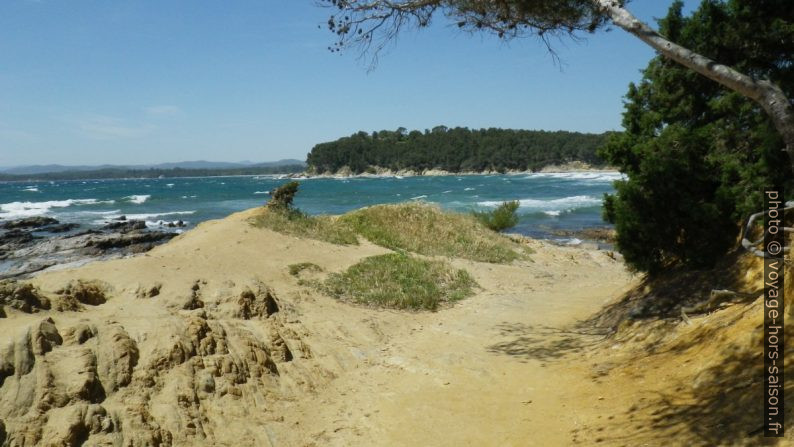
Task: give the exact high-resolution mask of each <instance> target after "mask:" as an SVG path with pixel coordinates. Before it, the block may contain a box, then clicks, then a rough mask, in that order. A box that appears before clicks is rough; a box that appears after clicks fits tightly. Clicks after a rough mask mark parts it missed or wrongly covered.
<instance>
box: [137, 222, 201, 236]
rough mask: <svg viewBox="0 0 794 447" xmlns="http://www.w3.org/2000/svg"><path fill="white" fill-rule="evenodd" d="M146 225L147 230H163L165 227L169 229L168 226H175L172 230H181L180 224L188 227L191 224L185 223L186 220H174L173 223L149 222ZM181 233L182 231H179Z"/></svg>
mask: <svg viewBox="0 0 794 447" xmlns="http://www.w3.org/2000/svg"><path fill="white" fill-rule="evenodd" d="M145 223H146V228H157V229H163V228H164V227H166V228H168V224H174V227H171V228H179V224H180V223H181V224H182V225H187V224H189V223H190V222H187V221H184V220H182V221H179V220H173V221H171V220H156V221H153V220H147V221H146V222H145ZM179 232H180V233H181V231H179Z"/></svg>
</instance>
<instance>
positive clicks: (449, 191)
mask: <svg viewBox="0 0 794 447" xmlns="http://www.w3.org/2000/svg"><path fill="white" fill-rule="evenodd" d="M451 192H452V190H451V189H450V190H447V191H444V192H442V193H441V194H449V193H451Z"/></svg>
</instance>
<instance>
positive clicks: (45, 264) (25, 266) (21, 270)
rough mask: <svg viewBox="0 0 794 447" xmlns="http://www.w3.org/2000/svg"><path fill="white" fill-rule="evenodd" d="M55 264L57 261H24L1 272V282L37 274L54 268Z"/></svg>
mask: <svg viewBox="0 0 794 447" xmlns="http://www.w3.org/2000/svg"><path fill="white" fill-rule="evenodd" d="M55 264H56V262H55V261H48V260H43V259H33V260H30V261H24V262H22V263H21V264H18V265H16V266H15V267H13V268H11V269H9V270H6V271H4V272H0V280H2V279H6V278H15V277H18V276H22V275H29V274H31V273H36V272H38V271H41V270H44V269H46V268H49V267H52V266H53V265H55Z"/></svg>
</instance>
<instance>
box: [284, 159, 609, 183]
mask: <svg viewBox="0 0 794 447" xmlns="http://www.w3.org/2000/svg"><path fill="white" fill-rule="evenodd" d="M615 171H617V168H614V167H609V166H607V167H594V166H591V165H590V164H588V163H584V162H581V161H574V162H570V163H565V164H561V165H548V166H545V167H543V169H541V170H539V171H531V170H507V171H504V172H500V171H491V170H485V171H446V170H443V169H435V168H433V169H424V170H414V169H400V170H396V171H395V170H392V169H388V168H383V167H380V166H370V167H369V168H368V169H367V170H366V171H365V172H362V173H358V174H356V173H354V172H353V171H352V170H351V169H350V168H349V167H347V166H343V167H342V168H340V169H338V170H337V171H336V172H316V171H314V170H312V169H311V168H310V169H307V170H306V171H304V172H297V173H293V174H287V175H285V176H284V177H286V178H293V179H306V178H349V177H352V178H381V177H417V176H445V175H503V174H507V175H521V174H537V173H569V172H570V173H573V172H615Z"/></svg>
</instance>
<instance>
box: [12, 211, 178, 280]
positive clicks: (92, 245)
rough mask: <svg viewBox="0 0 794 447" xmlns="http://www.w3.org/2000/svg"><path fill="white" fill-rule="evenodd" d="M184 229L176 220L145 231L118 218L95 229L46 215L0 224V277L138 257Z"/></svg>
mask: <svg viewBox="0 0 794 447" xmlns="http://www.w3.org/2000/svg"><path fill="white" fill-rule="evenodd" d="M184 226H185V224H184V223H182V222H181V221H178V222H175V223H169V224H168V225H167V227H166V228H164V229H162V230H160V229H149V228H147V226H146V223H145V222H144V221H142V220H127V219H126V217H124V216H121V217H119V218H117V219H115V220H112V221H108V222H107V223H106V224H105V225H104V226H102V227H100V228H81V226H80V225H79V224H76V223H70V222H66V223H64V222H60V221H58V220H57V219H54V218H52V217H46V216H35V217H27V218H23V219H15V220H8V221H0V279H8V278H14V279H19V278H25V277H30V276H31V275H33V274H35V273H38V272H41V271H44V270H47V269H57V268H64V267H75V266H79V265H81V264H85V263H87V262H89V261H94V260H104V259H114V258H120V257H124V256H128V255H132V254H137V253H143V252H146V251H149V250H151V249H152V248H154V247H155V246H157V245H159V244H162V243H165V242H167V241H169V240H171V239H172V238H173V237H175V236H177V235H178V232H177V231H175V230H177V229H178V228H180V227H184Z"/></svg>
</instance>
